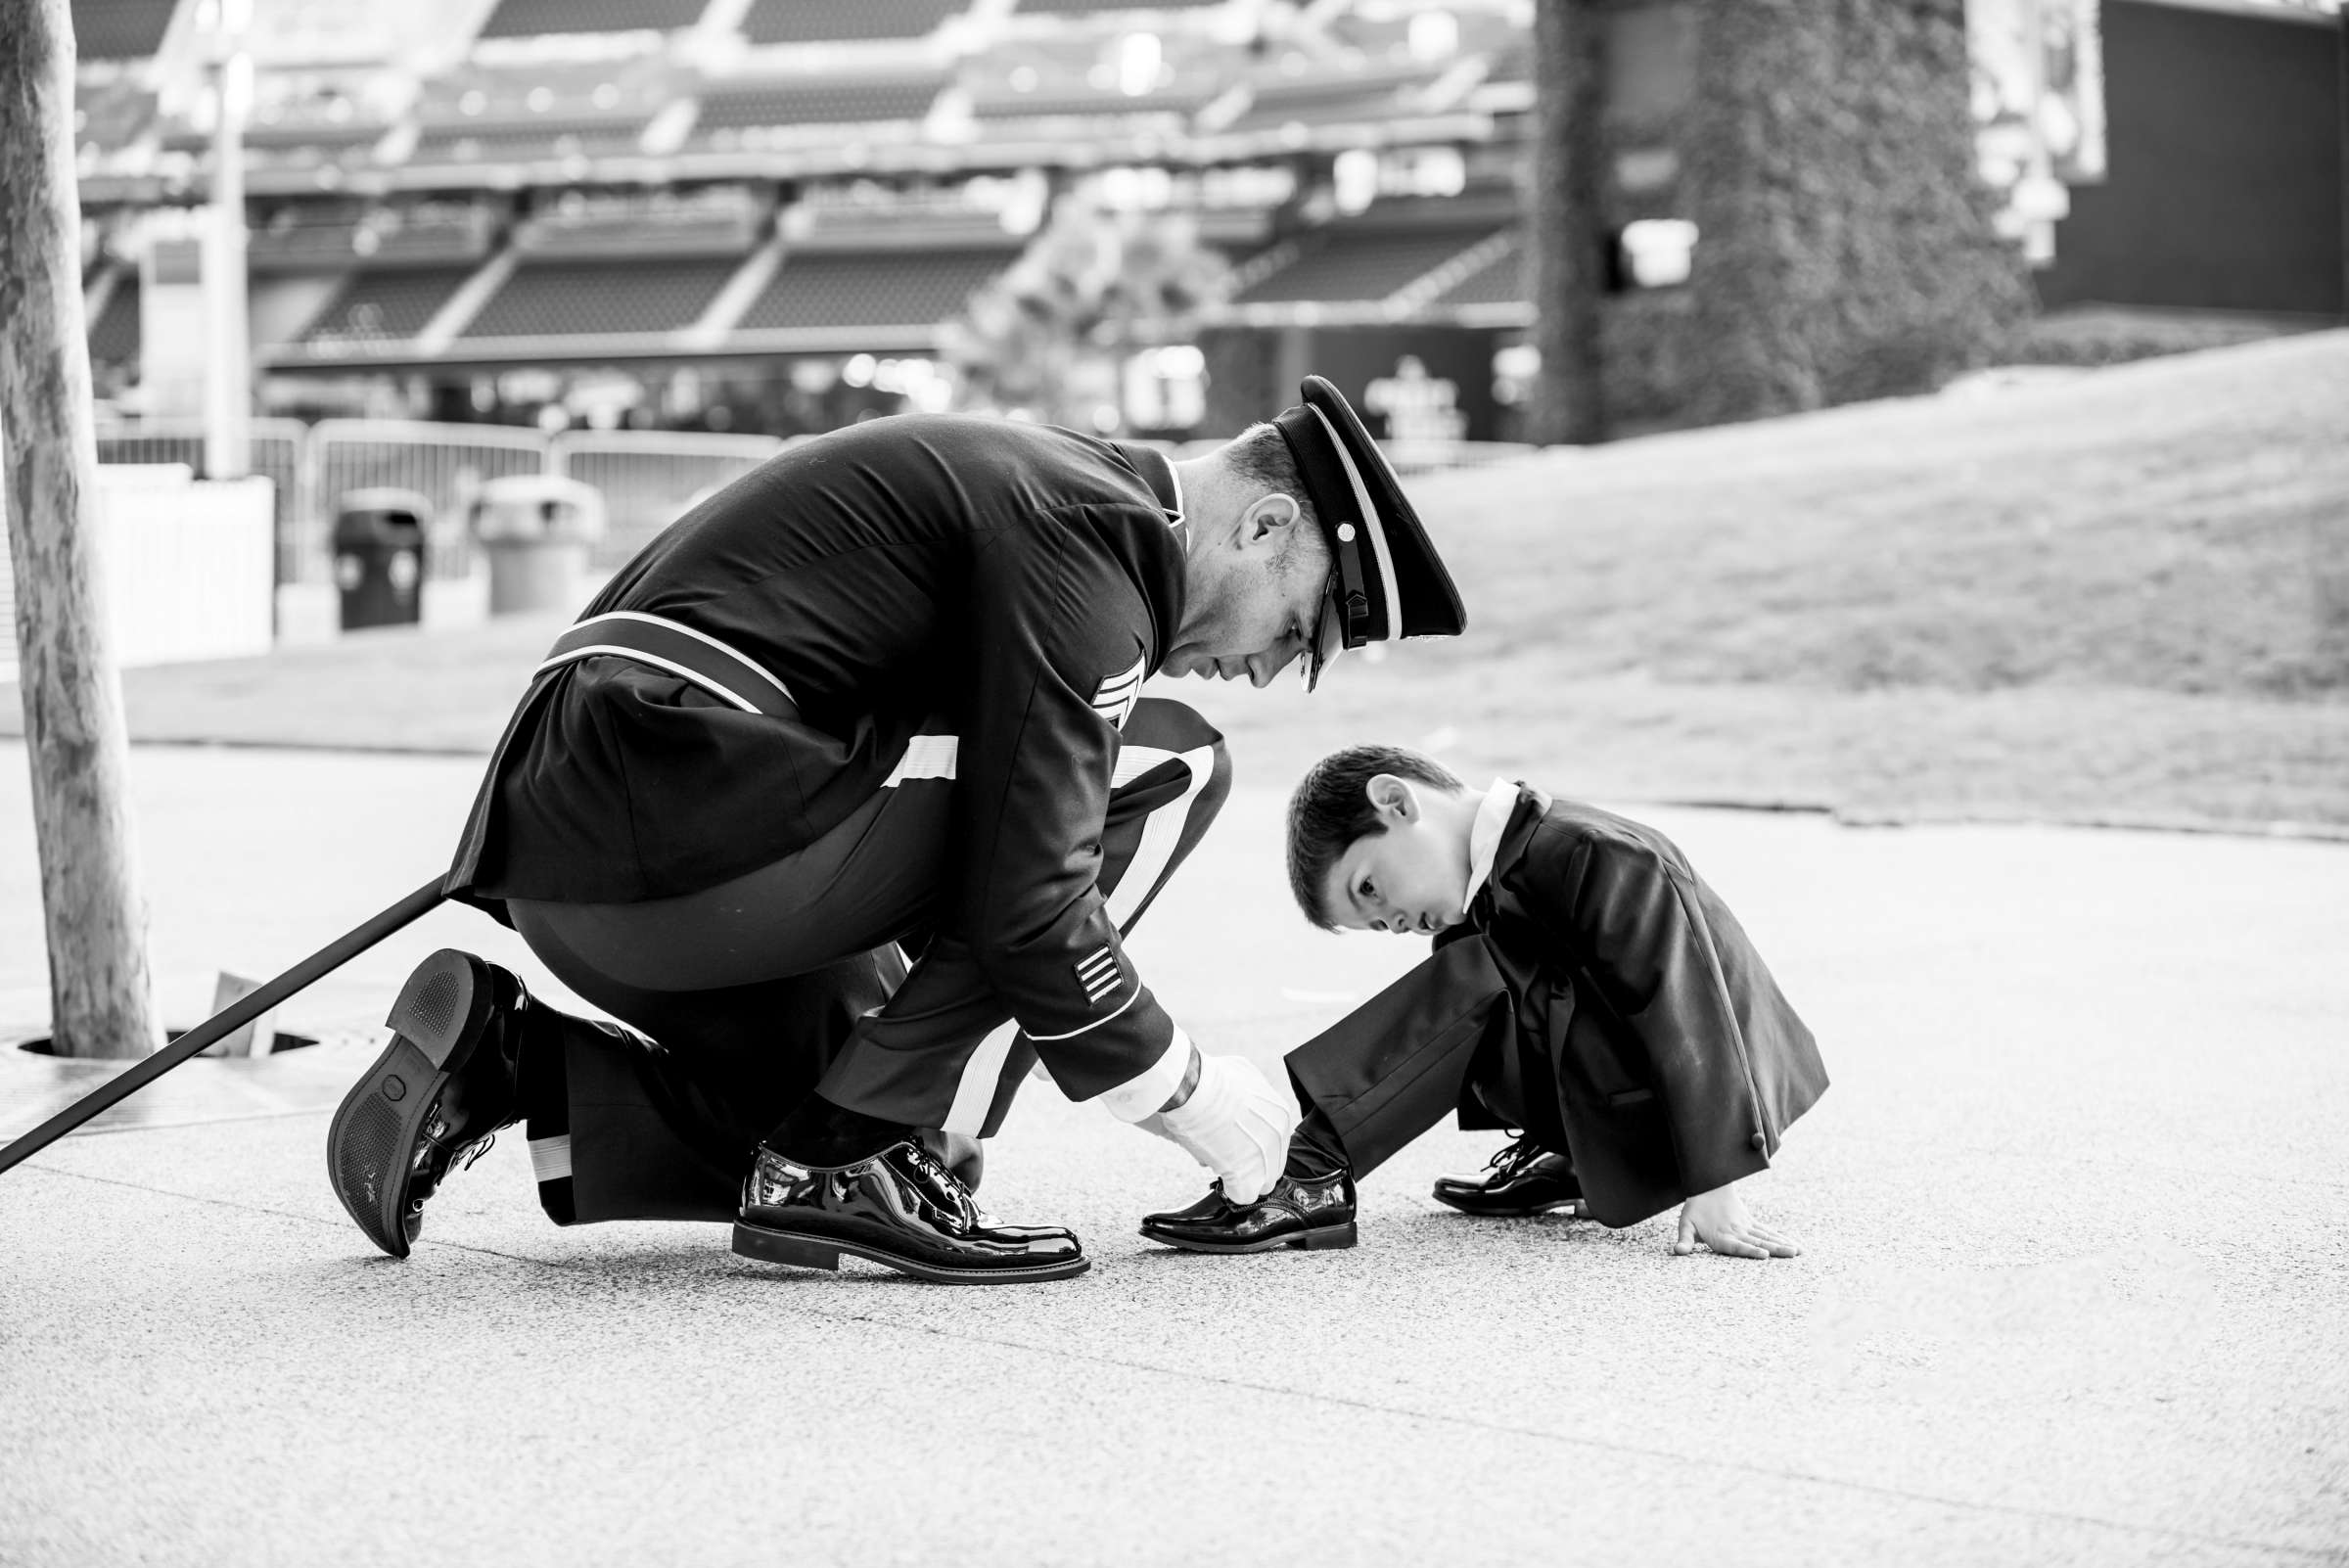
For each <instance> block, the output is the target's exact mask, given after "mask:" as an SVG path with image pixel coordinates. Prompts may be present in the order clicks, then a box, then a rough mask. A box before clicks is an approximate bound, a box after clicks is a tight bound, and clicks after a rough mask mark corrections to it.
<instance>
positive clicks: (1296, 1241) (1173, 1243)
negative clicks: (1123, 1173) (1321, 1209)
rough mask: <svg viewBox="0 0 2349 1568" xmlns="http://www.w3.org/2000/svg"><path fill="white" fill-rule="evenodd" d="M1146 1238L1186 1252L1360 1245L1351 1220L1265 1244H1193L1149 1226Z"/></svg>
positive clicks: (1332, 1249)
mask: <svg viewBox="0 0 2349 1568" xmlns="http://www.w3.org/2000/svg"><path fill="white" fill-rule="evenodd" d="M1142 1235H1143V1236H1144V1237H1145V1238H1147V1239H1149V1240H1151V1241H1157V1242H1163V1243H1165V1244H1166V1245H1167V1246H1170V1247H1179V1248H1180V1249H1181V1250H1183V1251H1184V1252H1220V1253H1241V1252H1277V1251H1278V1250H1280V1249H1281V1248H1283V1247H1290V1248H1294V1249H1297V1250H1299V1251H1302V1252H1335V1251H1337V1250H1338V1249H1339V1248H1341V1247H1351V1246H1353V1245H1354V1244H1355V1241H1356V1232H1355V1225H1354V1222H1353V1221H1351V1220H1349V1221H1347V1222H1345V1223H1344V1224H1342V1225H1322V1226H1321V1227H1320V1228H1318V1229H1315V1230H1300V1231H1298V1232H1297V1233H1296V1234H1295V1235H1293V1236H1268V1237H1267V1238H1266V1239H1265V1240H1263V1241H1193V1240H1190V1239H1189V1238H1187V1237H1184V1236H1171V1235H1169V1234H1167V1233H1166V1232H1165V1231H1163V1230H1153V1229H1151V1228H1150V1227H1149V1226H1148V1225H1144V1226H1142Z"/></svg>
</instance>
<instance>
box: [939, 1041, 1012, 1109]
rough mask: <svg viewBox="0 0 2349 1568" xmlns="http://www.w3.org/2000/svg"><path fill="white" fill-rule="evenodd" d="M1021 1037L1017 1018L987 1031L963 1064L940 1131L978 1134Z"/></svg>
mask: <svg viewBox="0 0 2349 1568" xmlns="http://www.w3.org/2000/svg"><path fill="white" fill-rule="evenodd" d="M1018 1038H1020V1026H1019V1022H1018V1020H1016V1019H1008V1018H1007V1019H1005V1020H1004V1021H1003V1022H1002V1023H1000V1024H997V1025H996V1026H995V1027H994V1028H993V1029H990V1030H989V1031H988V1032H987V1036H986V1038H983V1039H981V1040H980V1041H979V1048H978V1049H977V1050H975V1051H973V1052H971V1054H970V1059H969V1060H967V1061H965V1062H964V1063H963V1064H962V1076H961V1078H960V1079H958V1080H957V1081H956V1083H955V1084H954V1104H953V1106H952V1107H951V1108H950V1109H949V1110H948V1111H947V1112H946V1117H945V1120H944V1122H942V1123H940V1124H939V1130H940V1131H942V1132H962V1133H966V1134H968V1135H969V1136H971V1137H977V1136H979V1134H980V1131H981V1130H982V1129H984V1128H985V1127H986V1125H987V1113H988V1111H989V1110H990V1108H991V1107H992V1106H993V1105H994V1103H995V1085H996V1084H998V1083H1000V1082H1001V1081H1002V1077H1003V1064H1004V1062H1005V1061H1007V1060H1009V1058H1010V1056H1011V1047H1012V1044H1013V1042H1014V1041H1016V1040H1017V1039H1018Z"/></svg>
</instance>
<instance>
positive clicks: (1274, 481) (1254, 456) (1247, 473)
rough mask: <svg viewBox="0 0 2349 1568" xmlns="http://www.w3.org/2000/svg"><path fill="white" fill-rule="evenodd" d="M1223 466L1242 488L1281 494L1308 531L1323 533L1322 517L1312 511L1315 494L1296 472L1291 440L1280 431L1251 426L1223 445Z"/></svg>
mask: <svg viewBox="0 0 2349 1568" xmlns="http://www.w3.org/2000/svg"><path fill="white" fill-rule="evenodd" d="M1223 464H1224V466H1225V467H1226V468H1228V469H1229V470H1231V473H1232V475H1233V477H1234V478H1236V479H1238V480H1239V481H1241V482H1242V483H1243V484H1248V485H1250V486H1251V487H1254V486H1258V485H1261V486H1263V487H1264V488H1265V489H1267V490H1278V491H1279V492H1280V493H1281V494H1283V495H1286V496H1288V497H1289V498H1290V499H1291V500H1294V501H1295V502H1296V503H1297V515H1298V516H1299V517H1300V518H1302V519H1304V521H1305V523H1306V526H1307V530H1311V531H1313V532H1316V533H1317V532H1319V531H1320V527H1321V523H1320V516H1319V514H1318V513H1316V512H1315V511H1314V510H1313V494H1312V492H1310V491H1309V490H1307V489H1306V487H1305V476H1304V475H1302V474H1300V473H1298V472H1297V454H1296V453H1294V452H1292V451H1290V450H1289V443H1288V439H1287V438H1285V437H1283V436H1282V435H1281V434H1280V430H1279V427H1277V426H1274V425H1251V426H1249V427H1248V428H1247V429H1246V430H1244V431H1242V432H1240V434H1239V435H1237V436H1234V437H1233V438H1231V440H1230V441H1229V442H1227V443H1226V444H1225V445H1224V448H1223ZM1301 531H1304V530H1301Z"/></svg>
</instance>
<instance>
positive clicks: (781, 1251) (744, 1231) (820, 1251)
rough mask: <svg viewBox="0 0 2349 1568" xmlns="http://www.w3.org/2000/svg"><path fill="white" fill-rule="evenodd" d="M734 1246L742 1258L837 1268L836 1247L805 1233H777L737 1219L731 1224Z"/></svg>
mask: <svg viewBox="0 0 2349 1568" xmlns="http://www.w3.org/2000/svg"><path fill="white" fill-rule="evenodd" d="M734 1250H735V1252H737V1253H738V1254H740V1255H741V1256H743V1257H745V1258H756V1259H758V1260H759V1261H760V1263H771V1264H788V1265H790V1266H791V1267H792V1268H830V1269H838V1268H840V1249H839V1248H838V1247H834V1246H829V1245H827V1244H825V1243H823V1242H820V1241H809V1240H808V1239H807V1238H806V1237H805V1236H779V1235H777V1234H775V1232H773V1231H772V1230H761V1229H760V1228H759V1227H758V1226H757V1225H746V1224H742V1223H740V1222H737V1223H736V1224H735V1226H734Z"/></svg>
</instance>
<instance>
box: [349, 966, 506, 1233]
mask: <svg viewBox="0 0 2349 1568" xmlns="http://www.w3.org/2000/svg"><path fill="white" fill-rule="evenodd" d="M529 1009H530V993H529V992H527V991H525V990H524V989H523V985H522V981H521V980H520V979H519V978H517V977H516V976H514V975H511V974H508V973H507V972H506V971H505V970H503V969H500V968H498V967H497V966H496V965H495V964H491V963H487V962H485V961H484V960H482V959H480V958H476V957H475V956H474V955H473V954H471V953H469V952H459V951H457V950H456V949H455V948H453V947H443V948H441V949H440V950H439V951H438V952H437V953H434V954H433V955H432V956H431V957H430V958H427V959H426V960H425V961H424V962H423V963H421V964H419V965H417V967H416V971H415V973H413V974H411V975H409V976H408V983H407V984H406V985H405V986H403V987H401V988H400V992H399V999H398V1000H397V1001H395V1002H393V1003H392V1005H391V1017H390V1018H388V1019H386V1020H385V1022H386V1023H388V1024H390V1025H391V1030H392V1035H391V1043H390V1044H389V1045H387V1046H385V1047H384V1052H383V1054H382V1055H381V1056H378V1057H377V1058H376V1060H375V1065H374V1066H372V1067H370V1068H369V1069H367V1073H366V1076H365V1077H363V1078H361V1079H360V1080H359V1081H358V1083H357V1084H354V1085H352V1087H351V1090H350V1092H349V1093H348V1094H346V1095H345V1096H344V1097H343V1104H342V1108H341V1109H339V1110H337V1111H336V1112H335V1120H334V1123H333V1125H332V1126H331V1127H329V1128H328V1130H327V1134H326V1168H327V1175H328V1177H329V1178H330V1179H331V1180H332V1181H333V1182H334V1187H335V1196H336V1197H338V1198H341V1199H342V1200H343V1207H344V1208H345V1209H346V1210H348V1211H349V1213H350V1217H351V1218H352V1219H353V1220H355V1221H357V1222H358V1223H359V1228H360V1229H361V1230H364V1231H365V1232H366V1233H367V1239H368V1240H370V1241H372V1242H374V1243H375V1244H376V1245H377V1246H379V1247H381V1248H383V1249H384V1251H386V1252H388V1253H390V1254H391V1256H392V1257H394V1258H405V1257H406V1256H407V1255H408V1247H409V1244H410V1243H412V1242H413V1241H415V1239H416V1236H417V1233H418V1232H419V1231H420V1230H422V1229H423V1227H424V1204H425V1200H426V1199H428V1198H430V1197H431V1196H432V1195H433V1194H434V1192H436V1191H437V1190H438V1188H439V1186H440V1183H441V1182H442V1181H443V1180H445V1179H447V1176H448V1174H449V1172H450V1171H451V1170H452V1169H454V1168H455V1167H456V1166H457V1164H458V1162H459V1161H463V1162H464V1163H465V1164H468V1165H470V1164H472V1163H473V1162H474V1161H475V1160H478V1159H480V1158H481V1156H482V1154H483V1153H484V1151H485V1150H487V1148H488V1147H489V1142H490V1139H491V1138H492V1137H493V1136H494V1135H495V1134H496V1132H497V1130H498V1129H500V1128H503V1127H510V1126H512V1125H513V1124H514V1123H515V1122H517V1121H519V1120H520V1119H521V1117H522V1101H521V1095H520V1093H519V1091H518V1085H517V1079H518V1076H519V1070H520V1066H521V1061H522V1030H523V1018H524V1015H525V1014H526V1013H527V1012H528V1011H529Z"/></svg>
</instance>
